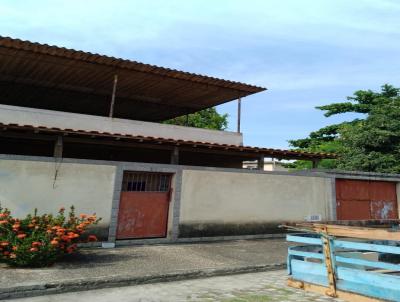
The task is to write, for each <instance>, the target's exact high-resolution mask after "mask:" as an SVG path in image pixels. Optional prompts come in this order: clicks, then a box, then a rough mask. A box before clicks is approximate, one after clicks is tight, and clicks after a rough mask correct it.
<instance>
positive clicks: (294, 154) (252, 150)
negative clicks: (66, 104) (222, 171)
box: [0, 123, 336, 160]
mask: <svg viewBox="0 0 400 302" xmlns="http://www.w3.org/2000/svg"><path fill="white" fill-rule="evenodd" d="M1 131H3V132H4V131H18V132H34V134H38V133H41V134H52V135H59V134H62V135H68V136H77V137H79V136H80V137H89V138H92V139H100V138H104V139H112V140H119V141H130V142H135V143H147V144H165V145H172V146H182V147H189V148H198V149H201V148H203V149H208V150H209V149H212V150H219V151H229V152H232V154H233V153H236V154H237V155H240V154H247V155H249V154H254V156H255V157H256V156H257V155H264V156H265V157H274V158H277V159H304V160H312V159H324V158H336V155H335V154H331V153H311V152H302V151H293V150H281V149H272V148H260V147H250V146H237V145H227V144H214V143H207V142H197V141H188V140H176V139H169V138H161V137H152V136H140V135H136V136H134V135H129V134H120V133H109V132H98V131H85V130H76V129H60V128H49V127H41V126H39V127H35V126H32V125H19V124H2V123H0V136H1ZM34 134H33V135H34Z"/></svg>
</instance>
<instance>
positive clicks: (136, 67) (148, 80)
mask: <svg viewBox="0 0 400 302" xmlns="http://www.w3.org/2000/svg"><path fill="white" fill-rule="evenodd" d="M115 75H117V76H118V83H117V89H116V100H115V109H114V116H115V117H119V118H128V119H136V120H144V121H162V120H166V119H170V118H173V117H177V116H181V115H184V114H188V113H193V112H196V111H199V110H202V109H205V108H209V107H213V106H216V105H219V104H222V103H226V102H229V101H232V100H235V99H237V98H239V97H245V96H248V95H250V94H254V93H257V92H260V91H263V90H265V88H262V87H257V86H253V85H247V84H243V83H239V82H232V81H227V80H222V79H217V78H212V77H208V76H203V75H198V74H193V73H187V72H183V71H178V70H173V69H168V68H163V67H157V66H153V65H148V64H143V63H139V62H135V61H130V60H124V59H119V58H114V57H108V56H104V55H99V54H93V53H89V52H83V51H76V50H73V49H66V48H61V47H57V46H49V45H46V44H39V43H32V42H29V41H22V40H18V39H12V38H8V37H1V36H0V103H2V104H8V105H16V106H26V107H34V108H42V109H50V110H59V111H67V112H76V113H85V114H93V115H103V116H107V115H108V114H109V110H110V102H111V94H112V90H113V82H114V77H115Z"/></svg>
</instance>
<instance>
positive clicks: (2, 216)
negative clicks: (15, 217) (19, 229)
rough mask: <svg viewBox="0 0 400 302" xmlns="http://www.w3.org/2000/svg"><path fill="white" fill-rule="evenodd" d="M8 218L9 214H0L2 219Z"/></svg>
mask: <svg viewBox="0 0 400 302" xmlns="http://www.w3.org/2000/svg"><path fill="white" fill-rule="evenodd" d="M7 216H8V214H7V213H0V218H4V217H7Z"/></svg>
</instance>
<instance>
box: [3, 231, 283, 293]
mask: <svg viewBox="0 0 400 302" xmlns="http://www.w3.org/2000/svg"><path fill="white" fill-rule="evenodd" d="M286 251H287V243H286V242H285V241H284V240H283V239H263V240H242V241H231V242H214V243H201V244H200V243H197V244H176V245H156V246H155V245H152V246H135V247H120V248H116V249H100V248H99V249H83V250H81V252H80V253H79V254H76V255H73V256H70V257H67V258H66V259H65V260H64V261H63V262H61V263H58V264H56V265H54V266H52V267H49V268H42V269H13V268H7V267H2V268H0V276H1V277H0V299H6V298H16V297H27V296H36V295H43V294H52V293H61V292H68V291H79V290H87V289H96V288H104V287H115V286H125V285H133V284H142V283H152V282H163V281H173V280H182V279H191V278H199V277H207V276H216V275H227V274H233V273H243V272H254V271H265V270H271V269H278V268H282V267H284V265H285V260H286V254H287V252H286Z"/></svg>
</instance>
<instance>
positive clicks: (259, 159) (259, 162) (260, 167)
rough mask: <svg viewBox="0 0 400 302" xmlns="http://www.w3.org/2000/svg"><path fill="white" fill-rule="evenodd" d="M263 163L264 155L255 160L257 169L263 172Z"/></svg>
mask: <svg viewBox="0 0 400 302" xmlns="http://www.w3.org/2000/svg"><path fill="white" fill-rule="evenodd" d="M264 163H265V157H264V154H262V155H260V157H259V158H258V160H257V169H258V170H261V171H264Z"/></svg>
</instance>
